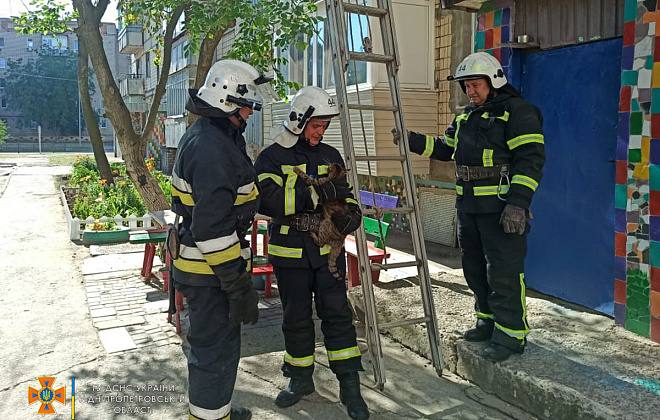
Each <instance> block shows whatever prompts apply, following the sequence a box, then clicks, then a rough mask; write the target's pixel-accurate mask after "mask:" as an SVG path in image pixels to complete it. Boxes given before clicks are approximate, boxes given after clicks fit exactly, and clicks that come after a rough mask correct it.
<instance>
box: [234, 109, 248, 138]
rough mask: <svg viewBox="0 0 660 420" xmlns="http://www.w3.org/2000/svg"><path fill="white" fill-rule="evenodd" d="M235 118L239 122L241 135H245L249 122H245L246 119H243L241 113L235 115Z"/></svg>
mask: <svg viewBox="0 0 660 420" xmlns="http://www.w3.org/2000/svg"><path fill="white" fill-rule="evenodd" d="M234 116H235V117H236V119H237V120H238V122H239V126H238V129H239V131H240V132H241V133H244V132H245V129H246V128H247V121H245V119H244V118H243V116H242V115H241V113H240V112H237V113H235V114H234Z"/></svg>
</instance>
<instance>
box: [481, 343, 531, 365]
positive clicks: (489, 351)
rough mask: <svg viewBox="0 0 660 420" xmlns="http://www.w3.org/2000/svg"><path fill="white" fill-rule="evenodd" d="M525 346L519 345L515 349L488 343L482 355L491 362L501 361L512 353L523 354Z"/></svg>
mask: <svg viewBox="0 0 660 420" xmlns="http://www.w3.org/2000/svg"><path fill="white" fill-rule="evenodd" d="M524 351H525V346H520V347H518V348H517V349H512V348H509V347H506V346H503V345H501V344H497V343H490V344H489V345H488V347H486V348H485V349H484V352H483V356H484V357H485V358H486V359H488V360H490V361H491V362H502V361H504V360H506V359H508V358H509V356H511V355H512V354H523V352H524Z"/></svg>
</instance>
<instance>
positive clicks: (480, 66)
mask: <svg viewBox="0 0 660 420" xmlns="http://www.w3.org/2000/svg"><path fill="white" fill-rule="evenodd" d="M482 78H486V79H488V80H489V81H490V84H491V86H492V87H493V88H495V89H499V88H501V87H502V86H504V85H506V83H507V81H506V76H504V71H503V70H502V66H501V65H500V62H499V61H497V58H495V57H493V56H492V55H490V54H488V53H485V52H477V53H474V54H470V55H468V56H467V57H465V59H464V60H463V61H461V64H459V65H458V68H456V74H455V75H453V76H449V77H448V78H447V80H450V81H451V80H454V81H459V82H462V81H465V80H474V79H482ZM461 86H462V87H463V90H465V87H464V86H465V85H464V84H463V83H461Z"/></svg>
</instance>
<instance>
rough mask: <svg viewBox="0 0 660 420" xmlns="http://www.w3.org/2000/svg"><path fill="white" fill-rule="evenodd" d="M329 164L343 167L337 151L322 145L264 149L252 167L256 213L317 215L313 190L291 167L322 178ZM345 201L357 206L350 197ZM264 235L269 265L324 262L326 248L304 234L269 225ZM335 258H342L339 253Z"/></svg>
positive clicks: (299, 264)
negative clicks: (257, 198) (256, 184)
mask: <svg viewBox="0 0 660 420" xmlns="http://www.w3.org/2000/svg"><path fill="white" fill-rule="evenodd" d="M329 163H338V164H340V165H342V166H344V160H343V159H342V158H341V155H340V154H339V151H338V150H337V149H335V148H334V147H332V146H329V145H327V144H325V143H322V142H321V143H319V144H318V145H316V146H310V145H309V144H308V143H307V142H306V141H303V140H299V141H298V143H296V144H295V145H294V146H293V147H291V148H288V149H287V148H284V147H282V146H280V145H279V144H277V143H274V144H272V145H270V146H268V147H267V148H266V149H264V150H263V151H262V152H261V153H260V154H259V157H258V158H257V161H256V162H255V165H254V166H255V169H256V170H257V173H258V174H259V175H258V176H259V190H260V191H261V195H262V197H263V199H262V200H261V205H260V209H259V213H261V214H264V215H267V216H271V217H277V218H281V217H284V216H288V215H292V214H296V213H320V212H321V211H322V209H321V206H320V205H318V203H319V197H318V196H317V194H316V191H315V190H314V188H312V187H310V186H308V185H307V184H306V183H305V181H304V180H303V179H301V178H300V177H299V176H298V175H296V173H295V172H294V171H293V168H294V167H298V168H300V169H301V170H302V171H303V172H305V173H306V174H308V175H310V176H311V177H312V178H315V177H323V176H326V175H327V173H328V164H329ZM347 201H349V202H353V203H357V202H356V201H355V199H354V197H353V196H351V198H350V199H347ZM268 235H269V243H268V260H269V261H270V262H271V263H272V264H273V265H279V266H281V267H289V268H305V267H313V268H318V267H321V266H322V265H324V264H327V263H328V257H327V254H328V252H329V248H328V247H319V246H318V245H316V244H315V243H314V241H313V240H312V238H311V237H310V235H309V233H307V232H299V231H297V230H296V229H294V228H292V227H289V226H283V225H279V224H277V223H270V224H269V230H268ZM339 258H344V256H343V253H342V255H341V256H340V257H339Z"/></svg>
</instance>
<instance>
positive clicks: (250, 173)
mask: <svg viewBox="0 0 660 420" xmlns="http://www.w3.org/2000/svg"><path fill="white" fill-rule="evenodd" d="M259 201H260V194H259V189H258V184H257V175H256V172H255V170H254V167H253V166H252V162H251V161H250V158H249V157H248V156H247V154H246V152H245V139H244V138H243V136H242V134H241V133H240V131H239V130H238V127H236V126H235V125H234V124H233V123H232V122H231V121H229V120H228V119H226V118H206V117H202V118H200V119H198V120H197V121H196V122H195V123H194V124H193V125H192V126H190V128H189V129H188V131H186V133H185V134H184V135H183V137H182V138H181V141H180V143H179V148H178V151H177V156H176V160H175V162H174V169H173V174H172V210H173V211H174V212H175V213H177V214H179V215H181V216H182V223H181V225H180V228H179V233H180V236H181V252H180V258H179V259H177V260H176V261H174V267H175V270H176V271H175V273H177V274H179V275H176V276H175V277H176V280H177V281H178V282H181V283H184V284H190V285H199V286H215V285H217V286H219V285H220V282H219V281H218V277H223V276H224V277H235V276H237V275H238V274H239V273H241V272H242V271H244V270H249V269H251V267H250V260H251V252H250V247H249V243H248V242H247V241H246V240H245V235H246V232H247V229H248V228H249V227H250V225H251V223H252V220H253V218H254V215H255V214H256V212H257V209H258V207H259Z"/></svg>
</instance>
